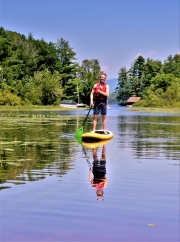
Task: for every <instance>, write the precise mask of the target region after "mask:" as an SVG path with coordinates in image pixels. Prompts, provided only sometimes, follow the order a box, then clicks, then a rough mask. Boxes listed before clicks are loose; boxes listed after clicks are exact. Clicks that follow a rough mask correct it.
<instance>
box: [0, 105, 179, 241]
mask: <svg viewBox="0 0 180 242" xmlns="http://www.w3.org/2000/svg"><path fill="white" fill-rule="evenodd" d="M87 112H88V111H87V110H80V111H77V110H73V111H67V112H63V113H62V115H61V116H60V115H59V114H60V113H59V112H56V113H55V114H57V116H56V115H55V117H45V116H43V114H44V113H41V112H40V113H39V114H38V115H40V116H39V117H6V116H4V115H3V114H2V113H1V117H0V126H1V131H0V187H1V191H0V208H1V211H0V212H1V217H0V218H1V221H0V223H1V230H0V233H1V234H0V236H1V237H0V238H1V239H0V240H1V241H179V239H180V233H179V231H180V217H179V198H180V186H179V182H180V151H179V145H180V116H179V115H172V114H168V113H165V114H163V113H145V112H144V113H141V112H132V111H129V109H128V108H122V107H111V108H110V109H108V116H107V129H109V130H111V131H112V132H113V133H114V138H113V139H112V140H111V141H110V142H108V143H107V144H106V145H104V146H103V145H101V146H100V147H98V148H96V149H95V148H94V149H93V148H92V147H89V146H88V145H87V144H86V145H81V144H79V143H78V142H77V141H76V140H75V139H74V133H75V132H76V131H77V130H78V128H80V127H81V125H82V123H83V120H84V118H85V116H86V114H87ZM92 117H93V116H92V113H91V114H90V116H89V118H88V120H87V122H86V124H85V127H84V131H88V130H90V129H91V127H92ZM99 121H100V120H99ZM97 128H101V125H100V122H99V124H98V127H97ZM103 147H104V148H106V150H105V151H106V152H105V153H106V163H105V162H104V161H102V162H101V165H102V166H101V169H102V170H101V171H102V173H103V172H104V173H103V174H102V176H101V177H100V178H99V177H97V175H95V177H94V176H93V174H92V169H93V154H94V155H95V152H97V159H98V160H100V158H101V156H102V151H103ZM94 157H95V156H94ZM98 184H99V185H98ZM98 194H99V195H98Z"/></svg>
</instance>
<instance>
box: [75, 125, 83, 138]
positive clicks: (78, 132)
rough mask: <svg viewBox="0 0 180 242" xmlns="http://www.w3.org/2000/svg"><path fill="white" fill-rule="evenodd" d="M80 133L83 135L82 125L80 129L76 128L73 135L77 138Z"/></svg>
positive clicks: (79, 136) (80, 135)
mask: <svg viewBox="0 0 180 242" xmlns="http://www.w3.org/2000/svg"><path fill="white" fill-rule="evenodd" d="M82 135H83V126H82V127H81V128H80V129H78V131H77V132H76V133H75V135H74V137H75V138H76V139H78V138H81V137H82Z"/></svg>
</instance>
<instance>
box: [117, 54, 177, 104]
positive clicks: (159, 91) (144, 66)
mask: <svg viewBox="0 0 180 242" xmlns="http://www.w3.org/2000/svg"><path fill="white" fill-rule="evenodd" d="M116 94H117V99H118V101H119V103H120V104H121V105H125V104H126V101H127V99H128V98H129V97H132V96H134V97H141V98H142V99H141V101H139V102H137V103H136V104H135V106H144V107H150V106H154V107H155V106H159V107H163V106H174V107H180V54H175V55H174V56H172V55H169V56H168V57H167V59H166V60H165V61H164V63H162V62H161V61H160V60H153V59H150V58H147V59H145V58H144V57H143V56H138V57H137V59H136V60H135V61H134V62H133V63H132V65H131V67H130V69H128V70H127V69H126V68H125V67H123V68H121V69H120V70H119V73H118V86H117V88H116Z"/></svg>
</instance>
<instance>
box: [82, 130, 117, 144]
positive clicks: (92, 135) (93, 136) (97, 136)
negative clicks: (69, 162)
mask: <svg viewBox="0 0 180 242" xmlns="http://www.w3.org/2000/svg"><path fill="white" fill-rule="evenodd" d="M106 132H107V134H104V131H103V130H96V131H95V132H92V131H90V132H87V133H84V134H83V135H82V140H83V141H91V140H92V141H94V140H97V141H98V140H109V139H111V138H112V137H113V133H112V132H111V131H109V130H106Z"/></svg>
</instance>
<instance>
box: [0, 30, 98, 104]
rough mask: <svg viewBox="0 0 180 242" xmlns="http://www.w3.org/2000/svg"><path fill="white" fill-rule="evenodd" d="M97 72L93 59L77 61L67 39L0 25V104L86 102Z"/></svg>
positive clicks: (95, 61)
mask: <svg viewBox="0 0 180 242" xmlns="http://www.w3.org/2000/svg"><path fill="white" fill-rule="evenodd" d="M100 73H101V70H100V64H99V61H98V60H97V59H91V60H87V59H85V60H83V61H82V64H81V65H79V64H78V62H77V60H76V53H75V52H74V51H73V48H72V47H71V46H70V44H69V42H68V41H66V40H64V39H63V38H60V39H58V40H57V42H56V43H53V42H49V43H47V42H46V41H44V39H41V40H35V39H34V38H33V35H32V33H29V35H28V37H26V36H25V35H23V34H19V33H16V32H13V31H9V30H5V29H4V28H3V27H1V28H0V105H11V106H16V105H59V104H60V101H61V100H62V99H73V100H74V101H76V102H77V101H78V95H79V97H80V101H81V102H83V103H86V104H89V95H90V92H91V89H92V86H93V85H94V83H95V82H97V80H99V75H100Z"/></svg>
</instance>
